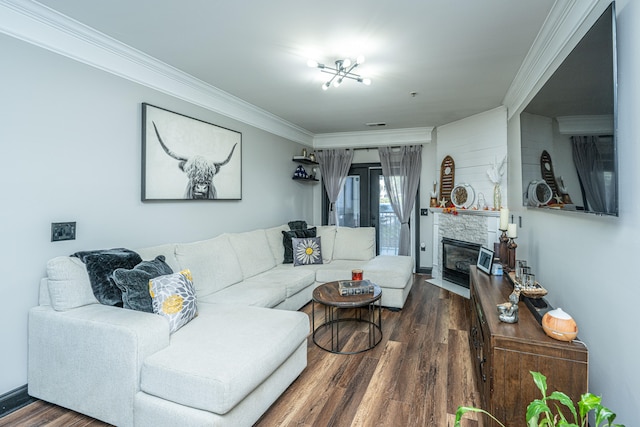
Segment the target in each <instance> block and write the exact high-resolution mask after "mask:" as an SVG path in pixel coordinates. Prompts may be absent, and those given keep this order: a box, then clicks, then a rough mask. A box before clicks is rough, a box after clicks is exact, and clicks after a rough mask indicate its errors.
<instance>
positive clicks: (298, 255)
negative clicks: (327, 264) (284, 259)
mask: <svg viewBox="0 0 640 427" xmlns="http://www.w3.org/2000/svg"><path fill="white" fill-rule="evenodd" d="M291 242H292V246H293V265H294V266H298V265H311V264H322V248H321V245H320V237H293V238H292V239H291Z"/></svg>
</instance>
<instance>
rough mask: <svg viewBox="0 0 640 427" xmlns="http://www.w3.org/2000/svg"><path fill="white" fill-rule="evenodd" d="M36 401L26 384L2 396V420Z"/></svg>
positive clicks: (0, 404)
mask: <svg viewBox="0 0 640 427" xmlns="http://www.w3.org/2000/svg"><path fill="white" fill-rule="evenodd" d="M35 401H36V399H34V398H33V397H31V396H29V393H28V392H27V385H26V384H25V385H23V386H22V387H18V388H17V389H15V390H11V391H10V392H8V393H5V394H3V395H2V396H0V418H2V417H4V416H5V415H8V414H10V413H11V412H13V411H15V410H18V409H20V408H22V407H23V406H27V405H28V404H29V403H32V402H35Z"/></svg>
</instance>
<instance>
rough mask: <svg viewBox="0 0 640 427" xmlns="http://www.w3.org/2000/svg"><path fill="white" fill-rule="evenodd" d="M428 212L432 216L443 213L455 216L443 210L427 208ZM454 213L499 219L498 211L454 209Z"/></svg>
mask: <svg viewBox="0 0 640 427" xmlns="http://www.w3.org/2000/svg"><path fill="white" fill-rule="evenodd" d="M429 210H430V211H431V212H432V213H434V214H440V213H444V214H448V215H455V214H454V213H452V212H445V209H443V208H429ZM455 212H456V214H458V215H480V216H495V217H500V211H494V210H477V209H456V210H455Z"/></svg>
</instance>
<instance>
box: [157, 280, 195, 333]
mask: <svg viewBox="0 0 640 427" xmlns="http://www.w3.org/2000/svg"><path fill="white" fill-rule="evenodd" d="M149 294H150V295H151V300H152V304H153V312H154V313H155V314H159V315H160V316H163V317H164V318H166V319H167V320H168V321H169V329H170V332H171V333H174V332H175V331H177V330H178V329H180V328H181V327H183V326H184V325H186V324H187V323H189V322H190V321H191V319H193V318H194V317H196V316H197V315H198V308H197V305H196V290H195V287H194V286H193V278H192V277H191V272H190V271H189V270H188V269H187V270H182V271H181V272H179V273H174V274H167V275H165V276H160V277H156V278H153V279H151V280H149Z"/></svg>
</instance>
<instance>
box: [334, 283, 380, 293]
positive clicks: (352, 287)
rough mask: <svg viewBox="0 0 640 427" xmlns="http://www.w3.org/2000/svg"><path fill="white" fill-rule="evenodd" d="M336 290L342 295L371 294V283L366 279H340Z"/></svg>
mask: <svg viewBox="0 0 640 427" xmlns="http://www.w3.org/2000/svg"><path fill="white" fill-rule="evenodd" d="M338 290H339V291H340V295H342V296H346V295H362V294H372V293H373V283H371V282H370V281H368V280H340V281H338Z"/></svg>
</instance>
